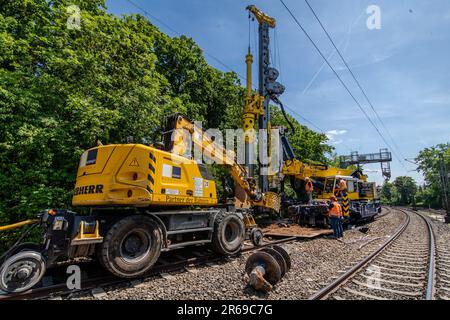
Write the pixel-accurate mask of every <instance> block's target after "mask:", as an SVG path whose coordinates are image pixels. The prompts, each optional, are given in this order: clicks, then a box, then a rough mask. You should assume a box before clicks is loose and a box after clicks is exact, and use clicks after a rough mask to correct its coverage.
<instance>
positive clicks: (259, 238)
mask: <svg viewBox="0 0 450 320" xmlns="http://www.w3.org/2000/svg"><path fill="white" fill-rule="evenodd" d="M263 238H264V234H263V232H262V231H261V229H259V228H253V229H252V231H250V240H251V241H252V243H253V245H254V246H255V247H259V246H260V245H262V243H263Z"/></svg>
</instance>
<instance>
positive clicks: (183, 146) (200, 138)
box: [165, 114, 280, 212]
mask: <svg viewBox="0 0 450 320" xmlns="http://www.w3.org/2000/svg"><path fill="white" fill-rule="evenodd" d="M167 121H168V123H170V124H169V126H166V129H167V128H171V130H169V131H166V132H165V139H166V140H165V141H166V145H169V146H170V147H169V148H170V150H168V151H169V152H171V153H174V154H178V155H186V153H187V152H188V153H190V152H189V151H188V150H189V147H188V146H189V145H190V143H192V145H193V146H194V147H196V148H198V150H199V151H201V152H202V154H203V155H204V156H206V157H208V158H209V159H211V160H212V161H214V162H215V163H217V164H221V165H225V166H226V167H228V169H229V172H230V175H231V176H232V178H233V180H234V181H235V182H236V184H237V186H238V188H240V189H241V190H242V191H243V193H241V192H239V191H237V192H236V197H237V198H238V199H239V201H240V202H241V203H242V204H243V206H256V207H263V208H268V209H272V210H274V211H276V212H278V211H279V210H280V197H279V195H278V194H276V193H273V192H264V193H260V192H258V189H257V186H256V183H255V181H254V179H253V178H252V177H249V175H248V173H247V170H246V168H245V167H244V166H242V165H240V164H239V163H237V161H236V155H235V153H234V152H233V151H231V150H227V149H226V148H224V147H223V146H222V145H221V144H220V143H216V142H215V138H214V137H212V136H210V135H208V134H207V133H206V132H205V131H204V130H203V129H202V128H201V127H199V126H197V125H196V124H195V123H193V122H192V121H191V120H189V119H187V118H186V117H184V116H182V115H181V114H175V115H173V116H170V117H169V118H168V119H167ZM169 133H170V140H171V141H170V142H169V141H168V139H169Z"/></svg>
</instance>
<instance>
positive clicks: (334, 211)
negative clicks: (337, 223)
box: [330, 201, 342, 217]
mask: <svg viewBox="0 0 450 320" xmlns="http://www.w3.org/2000/svg"><path fill="white" fill-rule="evenodd" d="M330 216H332V217H342V207H341V205H340V204H339V202H337V201H333V208H331V209H330Z"/></svg>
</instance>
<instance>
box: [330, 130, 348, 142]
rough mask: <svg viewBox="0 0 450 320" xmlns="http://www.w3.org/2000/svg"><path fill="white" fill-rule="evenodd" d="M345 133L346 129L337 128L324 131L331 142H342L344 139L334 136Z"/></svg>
mask: <svg viewBox="0 0 450 320" xmlns="http://www.w3.org/2000/svg"><path fill="white" fill-rule="evenodd" d="M346 133H347V130H338V129H334V130H330V131H327V132H326V133H325V135H326V136H327V138H328V140H329V142H330V143H331V144H335V145H336V144H341V143H343V142H344V140H342V139H338V140H336V137H337V136H341V135H344V134H346Z"/></svg>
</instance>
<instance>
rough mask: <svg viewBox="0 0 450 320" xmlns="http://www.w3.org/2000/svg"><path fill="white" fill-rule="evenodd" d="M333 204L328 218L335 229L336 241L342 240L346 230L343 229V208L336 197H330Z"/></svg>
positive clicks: (330, 206) (329, 207)
mask: <svg viewBox="0 0 450 320" xmlns="http://www.w3.org/2000/svg"><path fill="white" fill-rule="evenodd" d="M330 200H331V203H330V205H329V206H328V209H329V211H328V217H329V218H330V224H331V227H332V228H333V232H334V237H335V239H340V238H342V237H343V236H344V229H343V228H342V219H343V216H342V207H341V205H340V204H339V202H338V201H337V198H336V197H335V196H331V197H330Z"/></svg>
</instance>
